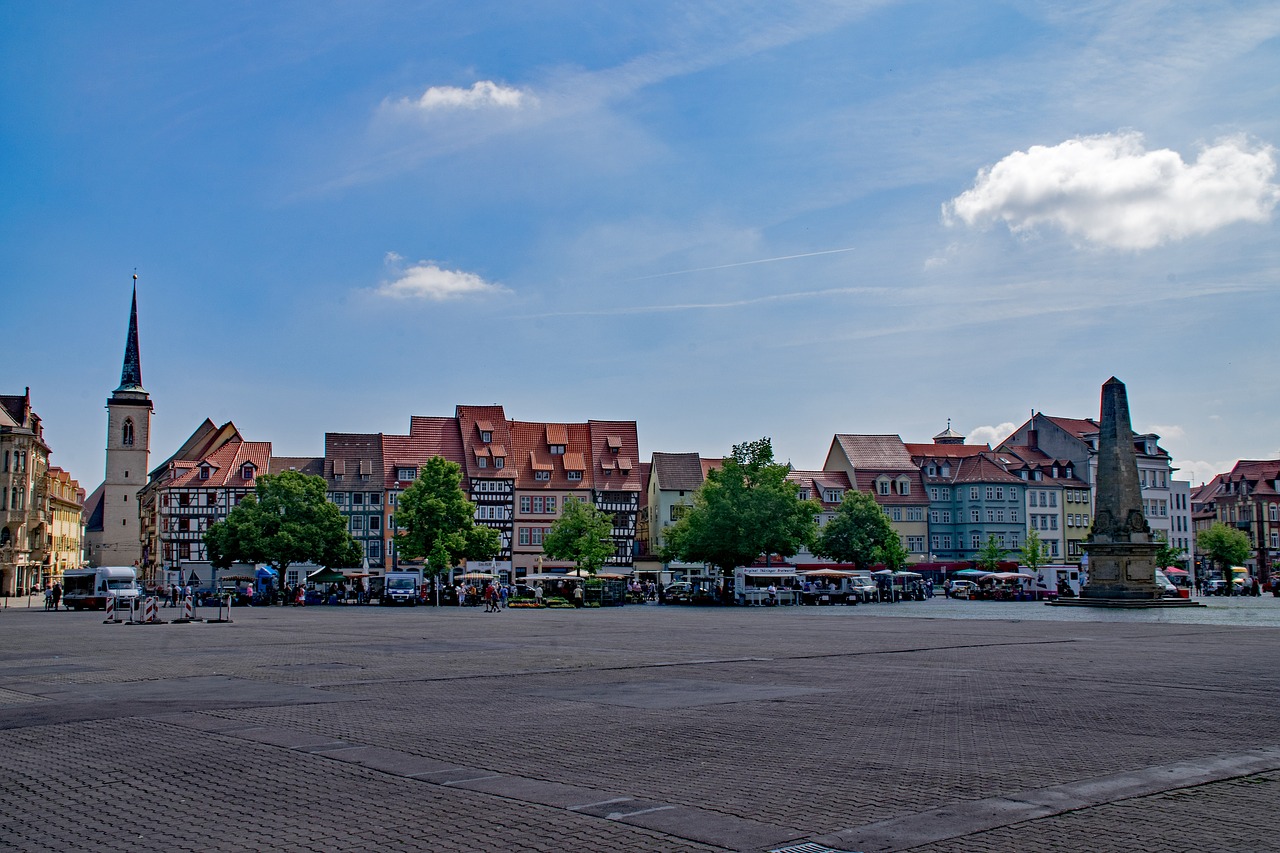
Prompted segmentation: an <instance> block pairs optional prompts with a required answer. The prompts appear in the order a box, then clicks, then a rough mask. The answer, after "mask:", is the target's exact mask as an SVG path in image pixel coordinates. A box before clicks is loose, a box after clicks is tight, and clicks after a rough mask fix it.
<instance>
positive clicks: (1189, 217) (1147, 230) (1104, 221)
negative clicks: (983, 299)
mask: <svg viewBox="0 0 1280 853" xmlns="http://www.w3.org/2000/svg"><path fill="white" fill-rule="evenodd" d="M1275 155H1276V151H1275V149H1274V148H1273V147H1272V146H1270V145H1265V144H1258V145H1255V144H1251V143H1250V142H1249V141H1248V140H1246V139H1245V138H1244V137H1229V138H1225V139H1220V140H1218V141H1217V142H1215V143H1214V144H1213V145H1210V146H1208V147H1206V148H1204V149H1202V150H1201V151H1200V154H1199V156H1197V157H1196V159H1195V162H1193V163H1186V162H1184V161H1183V159H1182V157H1181V155H1179V154H1178V153H1177V152H1176V151H1171V150H1169V149H1158V150H1153V151H1148V150H1146V148H1145V147H1144V146H1143V139H1142V134H1140V133H1135V132H1128V133H1117V134H1104V135H1101V136H1086V137H1081V138H1078V139H1070V140H1067V141H1066V142H1063V143H1060V144H1058V145H1053V146H1042V145H1035V146H1032V147H1031V148H1030V149H1028V150H1026V151H1015V152H1014V153H1012V154H1010V155H1009V156H1007V157H1005V158H1004V159H1003V160H1001V161H1000V162H998V163H996V164H995V165H994V166H991V167H989V168H985V169H982V170H981V171H979V172H978V177H977V179H976V180H975V182H974V185H973V187H972V188H971V189H969V190H967V191H965V192H964V193H962V194H961V195H959V196H957V197H956V198H954V199H952V200H951V201H950V202H948V203H947V204H945V205H943V218H944V220H945V221H946V222H947V224H949V225H953V224H956V223H957V222H962V223H964V224H965V225H970V226H978V227H985V226H989V225H991V224H993V223H996V222H1003V223H1004V224H1005V225H1007V226H1008V228H1009V230H1010V231H1012V232H1014V233H1015V234H1016V233H1024V232H1034V231H1036V230H1037V229H1039V228H1042V227H1044V228H1056V229H1059V230H1061V231H1063V232H1064V233H1066V234H1067V235H1068V236H1070V237H1072V238H1075V239H1078V240H1081V241H1083V242H1085V243H1092V244H1095V245H1099V246H1107V247H1110V248H1116V249H1149V248H1152V247H1154V246H1159V245H1161V244H1163V243H1167V242H1170V241H1177V240H1183V239H1186V238H1188V237H1194V236H1199V235H1203V234H1208V233H1210V232H1211V231H1214V230H1216V229H1218V228H1222V227H1224V226H1226V225H1230V224H1232V223H1235V222H1267V221H1269V220H1270V218H1271V213H1272V211H1273V209H1274V208H1275V206H1276V203H1277V202H1278V201H1280V185H1277V184H1275V183H1273V182H1272V179H1273V178H1274V177H1275V174H1276V156H1275Z"/></svg>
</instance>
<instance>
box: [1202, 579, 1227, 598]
mask: <svg viewBox="0 0 1280 853" xmlns="http://www.w3.org/2000/svg"><path fill="white" fill-rule="evenodd" d="M1204 594H1205V595H1226V594H1227V582H1226V581H1225V580H1223V579H1222V578H1212V579H1211V580H1209V582H1208V583H1206V584H1205V585H1204Z"/></svg>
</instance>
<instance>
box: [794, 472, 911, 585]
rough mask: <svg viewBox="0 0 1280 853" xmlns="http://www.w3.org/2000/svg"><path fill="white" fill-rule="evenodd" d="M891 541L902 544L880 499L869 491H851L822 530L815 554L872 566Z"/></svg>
mask: <svg viewBox="0 0 1280 853" xmlns="http://www.w3.org/2000/svg"><path fill="white" fill-rule="evenodd" d="M890 542H896V543H897V544H898V546H899V547H901V546H902V542H901V540H900V539H899V538H898V534H897V532H896V531H895V530H894V529H893V524H892V522H890V521H889V516H887V515H885V512H884V509H882V508H881V506H880V504H878V503H876V499H875V498H874V497H873V496H871V495H869V494H867V493H866V492H855V491H848V492H845V493H844V500H842V501H841V502H840V508H839V509H837V510H836V515H835V518H833V519H831V520H830V521H828V522H827V523H826V525H825V526H824V527H823V528H822V530H821V531H820V532H819V533H818V540H817V542H816V543H815V545H814V548H813V553H814V554H816V555H818V556H819V557H826V558H827V559H830V560H836V561H837V562H841V563H853V565H854V566H855V567H857V568H859V569H868V568H870V567H871V566H873V565H875V564H876V563H878V562H881V561H882V559H883V558H882V556H881V552H882V551H883V550H884V549H885V547H886V546H887V545H889V543H890ZM890 547H891V546H890ZM887 565H888V564H886V566H887Z"/></svg>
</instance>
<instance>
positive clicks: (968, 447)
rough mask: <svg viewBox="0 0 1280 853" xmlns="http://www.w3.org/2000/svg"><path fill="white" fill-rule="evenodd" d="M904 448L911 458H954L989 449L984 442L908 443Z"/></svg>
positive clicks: (973, 454)
mask: <svg viewBox="0 0 1280 853" xmlns="http://www.w3.org/2000/svg"><path fill="white" fill-rule="evenodd" d="M906 448H907V452H908V453H910V454H911V458H912V459H955V458H959V457H964V456H977V455H978V454H979V453H982V452H983V451H986V450H990V449H991V447H990V446H989V445H986V444H908V445H906Z"/></svg>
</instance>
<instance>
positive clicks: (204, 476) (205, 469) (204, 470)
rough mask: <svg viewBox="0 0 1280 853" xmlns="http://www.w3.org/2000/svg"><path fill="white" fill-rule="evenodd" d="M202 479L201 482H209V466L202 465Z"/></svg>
mask: <svg viewBox="0 0 1280 853" xmlns="http://www.w3.org/2000/svg"><path fill="white" fill-rule="evenodd" d="M200 479H201V480H207V479H209V466H208V465H201V466H200Z"/></svg>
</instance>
